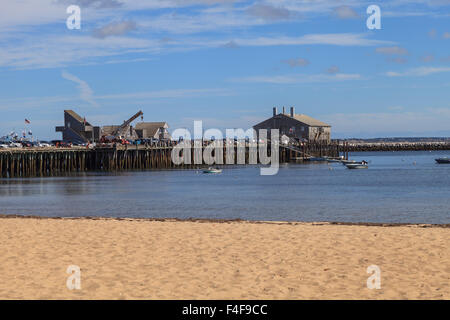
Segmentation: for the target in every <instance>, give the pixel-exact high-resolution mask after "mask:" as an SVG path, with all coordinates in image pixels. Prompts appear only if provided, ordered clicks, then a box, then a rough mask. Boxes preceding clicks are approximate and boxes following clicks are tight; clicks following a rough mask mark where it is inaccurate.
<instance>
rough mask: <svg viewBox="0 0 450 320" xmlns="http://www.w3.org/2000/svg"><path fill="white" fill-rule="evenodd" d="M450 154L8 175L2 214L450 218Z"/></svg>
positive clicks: (0, 184) (1, 182) (0, 186)
mask: <svg viewBox="0 0 450 320" xmlns="http://www.w3.org/2000/svg"><path fill="white" fill-rule="evenodd" d="M442 156H450V152H370V153H369V152H367V153H352V154H351V155H350V158H351V159H354V160H363V159H364V160H367V161H369V169H367V170H348V169H346V168H345V167H344V166H343V165H342V164H326V163H316V164H283V165H281V166H280V170H279V172H278V174H277V175H274V176H261V175H260V174H259V172H260V171H259V167H258V166H234V167H225V168H224V170H223V172H222V173H221V174H217V175H214V174H203V173H202V172H201V171H199V170H173V171H133V172H123V173H117V174H111V173H107V174H105V173H95V172H91V173H86V174H82V175H76V176H70V177H53V178H26V179H0V213H1V214H21V215H41V216H60V217H79V216H104V217H152V218H168V217H170V218H210V219H236V218H240V219H247V220H285V221H340V222H378V223H450V165H443V164H441V165H439V164H436V163H435V161H434V159H435V158H437V157H442Z"/></svg>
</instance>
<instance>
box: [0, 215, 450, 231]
mask: <svg viewBox="0 0 450 320" xmlns="http://www.w3.org/2000/svg"><path fill="white" fill-rule="evenodd" d="M0 219H43V220H46V219H49V220H111V221H136V222H139V221H144V222H145V221H147V222H197V223H246V224H271V225H311V226H325V225H330V226H332V225H339V226H363V227H411V228H450V223H403V222H399V223H396V222H393V223H391V222H387V223H383V222H343V221H278V220H246V219H239V218H238V219H208V218H185V219H184V218H151V217H149V218H145V217H142V218H131V217H101V216H80V217H51V216H38V215H20V214H0Z"/></svg>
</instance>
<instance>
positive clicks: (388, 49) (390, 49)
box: [375, 46, 408, 56]
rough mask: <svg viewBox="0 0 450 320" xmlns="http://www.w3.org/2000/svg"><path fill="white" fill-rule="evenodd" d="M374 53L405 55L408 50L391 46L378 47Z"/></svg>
mask: <svg viewBox="0 0 450 320" xmlns="http://www.w3.org/2000/svg"><path fill="white" fill-rule="evenodd" d="M375 52H376V53H382V54H387V55H401V56H403V55H407V54H408V50H406V49H405V48H401V47H399V46H393V47H380V48H376V49H375Z"/></svg>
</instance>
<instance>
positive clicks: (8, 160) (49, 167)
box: [0, 142, 346, 178]
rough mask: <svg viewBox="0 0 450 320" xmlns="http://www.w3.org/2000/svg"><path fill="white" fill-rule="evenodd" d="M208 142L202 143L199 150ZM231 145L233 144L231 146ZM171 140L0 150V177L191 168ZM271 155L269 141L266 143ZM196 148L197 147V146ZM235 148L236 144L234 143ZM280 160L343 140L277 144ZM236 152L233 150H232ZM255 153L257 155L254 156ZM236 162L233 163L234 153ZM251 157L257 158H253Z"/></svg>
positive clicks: (340, 148)
mask: <svg viewBox="0 0 450 320" xmlns="http://www.w3.org/2000/svg"><path fill="white" fill-rule="evenodd" d="M206 146H207V145H206V144H205V145H203V146H202V153H203V151H204V148H205V147H206ZM232 147H233V146H232ZM173 148H174V144H164V145H163V144H159V145H156V146H143V145H139V146H132V145H131V146H130V145H128V146H115V147H97V148H94V149H87V148H85V147H73V148H18V149H1V150H0V169H1V170H0V171H1V172H0V178H21V177H45V176H59V175H66V174H71V173H77V172H86V171H125V170H148V169H192V168H198V167H202V166H206V164H204V163H203V162H202V163H201V164H194V163H191V164H180V165H175V164H174V163H173V161H172V156H171V155H172V149H173ZM226 148H227V147H226V146H225V144H224V147H223V157H224V159H223V163H224V164H231V163H229V161H226V160H227V159H226V158H225V157H226ZM267 148H268V155H269V156H270V145H268V147H267ZM197 151H199V150H197ZM234 151H235V152H236V145H234ZM279 151H280V152H279V162H280V163H283V162H294V161H297V162H298V160H306V159H308V158H309V157H311V156H314V157H325V156H327V157H338V156H339V155H341V154H343V155H344V156H345V155H346V149H345V144H342V143H338V142H334V143H331V144H321V143H304V144H303V145H299V146H295V147H292V146H282V145H280V148H279ZM191 152H192V157H191V159H194V155H193V154H194V149H193V150H192V151H191ZM235 154H236V153H235ZM250 157H251V155H250V152H249V147H248V146H246V147H245V163H246V164H248V163H250ZM257 157H258V156H257ZM234 160H235V162H234V163H233V164H236V157H235V159H234ZM252 160H253V161H255V160H258V159H254V158H253V159H252Z"/></svg>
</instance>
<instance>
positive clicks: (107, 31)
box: [92, 21, 136, 39]
mask: <svg viewBox="0 0 450 320" xmlns="http://www.w3.org/2000/svg"><path fill="white" fill-rule="evenodd" d="M133 30H136V22H134V21H119V22H111V23H108V24H107V25H105V26H103V27H101V28H98V29H95V30H94V31H93V32H92V33H93V35H94V37H96V38H101V39H103V38H106V37H111V36H123V35H125V34H127V33H128V32H130V31H133Z"/></svg>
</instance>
